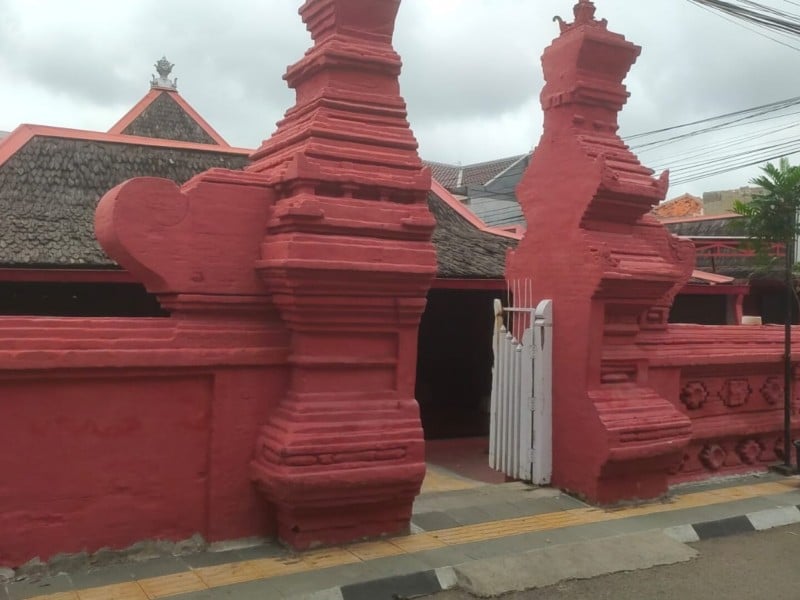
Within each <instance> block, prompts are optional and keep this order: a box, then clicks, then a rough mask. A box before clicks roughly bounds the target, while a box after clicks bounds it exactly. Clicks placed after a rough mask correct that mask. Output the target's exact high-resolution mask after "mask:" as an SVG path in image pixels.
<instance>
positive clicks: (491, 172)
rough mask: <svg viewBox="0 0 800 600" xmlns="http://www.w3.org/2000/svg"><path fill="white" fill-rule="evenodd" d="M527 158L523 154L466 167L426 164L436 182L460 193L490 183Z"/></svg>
mask: <svg viewBox="0 0 800 600" xmlns="http://www.w3.org/2000/svg"><path fill="white" fill-rule="evenodd" d="M527 156H528V155H527V154H521V155H518V156H509V157H507V158H500V159H497V160H490V161H486V162H480V163H474V164H471V165H465V166H461V165H451V164H447V163H438V162H431V161H426V162H425V164H426V165H427V166H429V167H430V168H431V175H433V178H434V179H435V180H436V181H438V182H439V183H441V184H442V185H443V186H444V187H445V188H447V189H448V190H450V191H451V192H456V191H459V192H460V190H462V188H466V187H467V186H482V185H486V184H488V183H490V182H491V181H492V180H493V179H495V178H497V177H498V176H499V175H501V174H502V173H503V172H504V171H506V170H507V169H509V168H510V167H513V166H514V165H516V164H517V163H519V162H520V161H521V160H522V159H523V158H525V157H527Z"/></svg>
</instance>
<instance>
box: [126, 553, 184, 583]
mask: <svg viewBox="0 0 800 600" xmlns="http://www.w3.org/2000/svg"><path fill="white" fill-rule="evenodd" d="M128 570H129V571H130V573H131V574H132V575H133V577H134V578H135V579H146V578H149V577H163V576H165V575H173V574H175V573H183V572H186V571H188V570H189V566H188V565H187V564H186V563H184V562H183V561H182V560H180V559H179V558H176V557H174V556H164V557H161V558H153V559H150V560H145V561H142V562H133V563H130V564H129V565H128Z"/></svg>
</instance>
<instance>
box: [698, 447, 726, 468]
mask: <svg viewBox="0 0 800 600" xmlns="http://www.w3.org/2000/svg"><path fill="white" fill-rule="evenodd" d="M726 456H727V453H726V452H725V449H724V448H723V447H722V446H720V445H718V444H711V445H708V446H706V447H705V448H703V449H702V450H701V452H700V462H701V463H703V466H704V467H705V468H707V469H708V470H710V471H719V470H720V469H721V468H722V467H723V465H724V464H725V457H726Z"/></svg>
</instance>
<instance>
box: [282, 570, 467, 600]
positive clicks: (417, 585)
mask: <svg viewBox="0 0 800 600" xmlns="http://www.w3.org/2000/svg"><path fill="white" fill-rule="evenodd" d="M456 583H457V576H456V572H455V569H454V568H453V567H441V568H439V569H431V570H429V571H419V572H417V573H410V574H408V575H400V576H396V577H383V578H381V579H373V580H372V581H363V582H360V583H352V584H349V585H343V586H341V587H335V588H330V589H327V590H323V591H321V592H316V593H315V594H309V595H304V596H297V597H295V598H294V600H301V598H302V599H303V600H401V599H402V600H405V599H409V598H419V597H422V596H429V595H431V594H437V593H439V592H444V591H446V590H449V589H452V588H454V587H456Z"/></svg>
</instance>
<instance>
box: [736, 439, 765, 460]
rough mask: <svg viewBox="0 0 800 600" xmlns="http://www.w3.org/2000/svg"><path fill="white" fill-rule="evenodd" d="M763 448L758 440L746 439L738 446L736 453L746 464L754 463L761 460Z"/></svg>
mask: <svg viewBox="0 0 800 600" xmlns="http://www.w3.org/2000/svg"><path fill="white" fill-rule="evenodd" d="M761 452H762V448H761V444H759V443H758V442H757V441H756V440H745V441H743V442H741V443H740V444H739V445H738V446H737V447H736V453H737V454H738V455H739V458H740V459H742V462H743V463H745V464H746V465H754V464H756V463H757V462H758V461H759V457H760V456H761Z"/></svg>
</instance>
